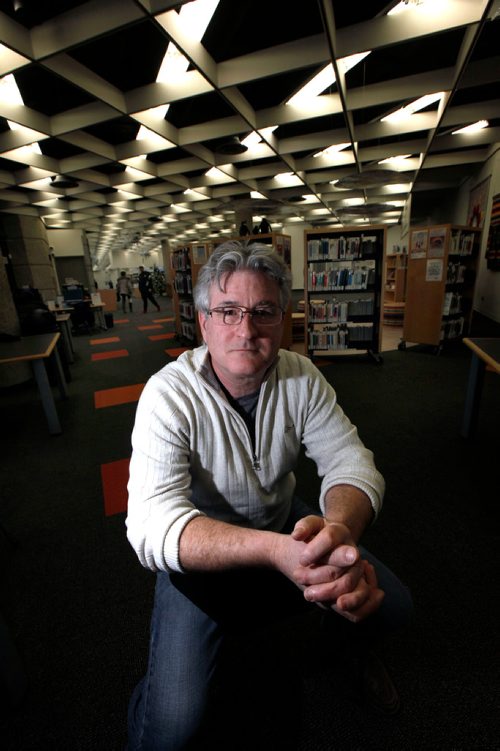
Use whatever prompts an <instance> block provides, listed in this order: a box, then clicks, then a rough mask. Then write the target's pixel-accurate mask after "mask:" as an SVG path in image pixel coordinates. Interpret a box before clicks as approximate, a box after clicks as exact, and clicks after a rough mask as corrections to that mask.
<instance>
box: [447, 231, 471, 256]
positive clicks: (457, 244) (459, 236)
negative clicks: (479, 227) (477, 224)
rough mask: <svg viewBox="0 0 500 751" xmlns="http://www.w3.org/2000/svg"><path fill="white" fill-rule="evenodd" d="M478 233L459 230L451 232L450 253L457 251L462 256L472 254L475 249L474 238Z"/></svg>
mask: <svg viewBox="0 0 500 751" xmlns="http://www.w3.org/2000/svg"><path fill="white" fill-rule="evenodd" d="M475 239H476V234H475V233H474V232H463V231H462V230H458V231H457V232H452V233H451V242H450V253H455V254H458V255H461V256H470V255H472V251H473V249H474V240H475Z"/></svg>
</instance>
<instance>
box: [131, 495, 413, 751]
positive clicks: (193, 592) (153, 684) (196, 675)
mask: <svg viewBox="0 0 500 751" xmlns="http://www.w3.org/2000/svg"><path fill="white" fill-rule="evenodd" d="M311 513H314V512H312V511H311V509H310V508H309V507H306V506H304V505H303V504H302V503H301V502H300V501H298V499H297V501H296V503H295V505H294V511H293V513H292V514H291V515H290V518H289V520H288V522H287V525H286V527H285V528H284V529H283V531H284V532H287V531H290V530H291V529H293V526H294V524H295V522H296V521H297V520H298V519H299V518H300V517H301V516H304V515H306V514H311ZM361 551H362V555H363V558H366V559H367V560H369V561H370V562H372V563H373V565H374V566H375V568H376V571H377V576H378V581H379V586H380V587H381V589H383V590H384V591H385V598H384V601H383V604H382V606H381V608H380V609H379V611H378V612H377V613H376V614H374V615H373V616H370V618H369V619H367V621H365V622H364V623H363V624H362V629H364V630H365V633H368V634H370V633H374V632H375V631H377V632H378V631H381V632H383V633H385V632H388V631H391V630H396V629H398V628H400V627H403V626H405V625H407V623H408V621H409V618H410V615H411V610H412V602H411V597H410V595H409V593H408V590H407V589H406V587H404V585H403V584H402V583H401V582H400V581H399V580H398V579H397V577H396V576H395V575H394V574H393V573H392V572H391V571H390V570H389V569H388V568H386V567H385V566H384V565H383V564H382V563H380V562H379V561H378V560H377V559H376V558H374V556H372V555H371V554H370V553H368V552H367V551H366V550H364V549H363V548H361ZM310 610H314V611H315V612H318V611H319V608H317V606H316V605H314V604H311V603H307V602H306V601H305V600H304V598H303V595H302V593H301V591H300V590H299V589H298V588H297V587H296V586H295V585H294V584H292V582H290V581H289V580H288V579H286V577H284V576H282V575H281V574H279V573H277V572H274V571H269V570H262V569H242V570H238V571H227V572H221V573H210V574H170V575H169V574H166V573H163V572H160V573H158V574H157V581H156V590H155V602H154V608H153V615H152V621H151V638H150V651H149V660H148V667H147V672H146V675H145V677H144V678H143V680H142V681H141V682H140V683H139V684H138V685H137V687H136V689H135V691H134V693H133V695H132V698H131V700H130V705H129V721H128V725H129V728H128V729H129V744H128V750H129V751H176V750H177V749H188V748H198V746H197V745H196V739H197V735H198V733H199V732H202V729H203V726H204V722H205V720H206V718H207V714H209V713H210V711H211V704H210V702H211V701H212V699H213V695H214V692H215V690H216V689H214V686H215V685H216V684H217V681H216V677H217V671H218V665H219V662H220V660H219V658H220V657H221V654H223V652H224V647H227V644H228V643H232V642H233V641H234V640H235V639H236V642H235V643H236V644H237V643H238V640H239V641H240V644H243V645H245V644H246V643H247V638H251V637H252V635H254V634H255V633H256V632H258V631H262V630H264V629H265V628H268V627H269V626H270V625H271V624H276V623H277V622H279V621H282V620H283V619H286V618H289V617H293V616H296V615H299V614H301V613H306V612H308V611H310ZM328 620H329V621H330V624H332V625H333V627H334V628H335V625H336V624H337V625H338V628H339V633H340V632H342V633H343V634H344V636H345V633H346V629H347V630H349V629H351V633H355V632H356V631H358V632H359V629H358V626H354V625H352V624H348V623H347V622H346V621H345V619H344V618H341V617H340V616H337V615H335V614H333V613H332V615H331V616H330V615H329V616H328ZM261 658H262V655H261V654H260V655H259V659H258V661H259V662H261ZM291 660H292V661H293V656H292V657H291ZM265 666H267V658H266V662H265ZM241 678H242V679H244V673H243V675H242V676H241ZM265 680H266V677H264V678H263V681H265ZM231 690H234V692H238V691H239V687H238V686H237V685H234V689H231ZM243 732H244V731H243ZM204 747H206V745H203V744H202V745H200V746H199V748H204ZM229 747H230V745H228V748H229ZM234 747H238V742H236V745H235V746H234Z"/></svg>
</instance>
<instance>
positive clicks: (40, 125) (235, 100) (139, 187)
mask: <svg viewBox="0 0 500 751" xmlns="http://www.w3.org/2000/svg"><path fill="white" fill-rule="evenodd" d="M499 15H500V0H493V1H492V0H490V1H488V0H485V1H483V0H433V1H432V2H426V1H425V0H420V1H419V0H409V1H408V2H401V3H399V2H390V3H387V2H379V1H378V0H372V1H371V2H367V3H351V2H345V0H307V2H303V3H300V4H298V5H297V4H295V5H293V4H291V3H290V2H289V0H265V1H264V0H237V1H236V2H235V0H218V1H217V0H188V1H187V2H173V1H172V0H106V2H102V1H101V0H88V1H87V2H85V1H83V0H0V76H1V79H0V212H2V213H9V214H12V213H14V214H20V215H25V216H37V217H41V219H42V220H43V221H44V223H45V225H46V226H47V228H73V229H75V228H78V229H82V230H84V231H85V232H86V235H87V238H88V240H89V245H90V249H91V254H92V257H93V262H94V267H95V268H96V269H97V268H102V267H105V266H106V265H107V264H108V263H109V253H110V251H114V250H125V249H130V250H135V251H137V252H138V253H143V254H145V253H147V252H148V251H149V250H151V249H152V248H153V247H155V246H157V245H158V244H159V243H160V241H161V240H163V239H165V240H168V241H169V242H170V243H172V244H175V245H177V244H180V243H183V242H186V241H189V240H196V241H205V240H210V239H211V238H213V237H217V238H220V236H221V235H222V236H224V235H227V236H229V237H230V236H234V235H237V234H238V233H239V222H240V220H241V218H242V217H245V218H247V217H248V218H249V221H250V222H254V221H259V220H260V219H261V218H262V217H265V218H266V219H267V221H269V222H270V223H271V225H272V227H273V229H280V228H281V226H282V225H283V224H287V225H290V224H292V223H293V222H306V223H308V224H309V225H311V226H313V227H316V226H317V227H320V226H321V225H322V224H328V225H338V226H342V224H348V225H353V224H360V225H362V223H363V222H371V223H374V222H376V223H386V222H387V223H391V222H400V221H401V217H402V214H403V211H407V210H408V207H409V205H410V201H411V205H412V207H413V213H412V217H413V214H414V213H415V212H416V213H417V214H418V211H419V206H423V205H424V204H425V201H424V197H425V198H426V200H429V201H431V202H433V201H437V200H446V199H445V198H444V197H446V196H450V195H453V193H454V192H455V191H456V190H457V189H458V188H459V187H460V185H461V184H462V183H463V182H464V181H465V180H467V179H469V178H471V177H473V176H474V175H475V174H477V173H478V171H479V169H480V167H481V165H482V164H484V162H485V161H486V160H487V159H488V158H489V157H491V156H492V154H493V153H494V151H495V149H496V148H497V147H498V142H499V141H500V97H499V92H500V85H499V82H500V55H499V54H498V38H499V34H500V21H499ZM306 84H309V87H305V85H306ZM304 87H305V88H304ZM480 121H485V122H482V126H483V127H480V126H479V127H478V126H477V124H478V123H479V122H480ZM473 125H474V126H476V128H475V129H472V131H464V130H463V129H464V128H466V127H469V126H473ZM457 131H460V132H457ZM405 206H406V209H405ZM416 219H417V221H418V216H417V217H416ZM251 229H252V227H250V230H251Z"/></svg>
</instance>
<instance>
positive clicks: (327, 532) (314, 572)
mask: <svg viewBox="0 0 500 751" xmlns="http://www.w3.org/2000/svg"><path fill="white" fill-rule="evenodd" d="M283 537H284V538H285V539H284V540H283V539H282V545H281V546H280V548H281V550H280V554H279V560H278V561H277V565H278V568H280V569H281V571H282V572H283V573H284V574H285V575H286V576H288V578H289V579H291V580H292V581H293V582H294V583H295V584H296V585H297V586H298V587H299V588H300V589H302V590H303V592H304V597H305V599H306V600H308V601H309V602H315V603H317V604H318V605H319V606H320V607H323V608H327V609H328V608H331V609H332V610H334V611H335V612H337V613H339V615H342V616H343V617H344V618H346V619H347V620H349V621H352V622H354V623H356V622H358V621H360V620H362V619H363V618H366V617H367V616H368V615H370V614H371V613H373V612H375V611H376V610H377V609H378V608H379V607H380V604H381V602H382V600H383V598H384V592H383V591H382V590H381V589H379V587H378V583H377V577H376V574H375V569H374V568H373V566H372V565H371V564H370V563H368V561H366V560H363V559H362V558H361V556H360V554H359V550H358V547H357V545H356V543H355V542H354V540H353V539H352V536H351V533H350V531H349V528H348V527H347V526H346V525H345V524H341V523H337V522H333V523H331V522H329V521H327V520H326V519H324V518H322V517H320V516H313V515H311V516H306V517H304V518H303V519H300V521H298V522H297V524H296V525H295V527H294V529H293V532H292V533H291V535H289V536H288V535H284V536H283Z"/></svg>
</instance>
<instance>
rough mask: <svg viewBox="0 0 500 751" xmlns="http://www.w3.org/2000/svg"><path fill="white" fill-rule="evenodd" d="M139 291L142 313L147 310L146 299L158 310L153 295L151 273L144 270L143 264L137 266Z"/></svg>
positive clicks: (158, 307)
mask: <svg viewBox="0 0 500 751" xmlns="http://www.w3.org/2000/svg"><path fill="white" fill-rule="evenodd" d="M139 292H140V293H141V297H142V304H143V311H142V312H143V313H147V312H148V300H150V301H151V302H152V303H153V305H156V310H158V311H159V310H160V306H159V305H158V303H157V302H156V300H155V298H154V296H153V280H152V278H151V274H150V273H149V271H145V270H144V266H139Z"/></svg>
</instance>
